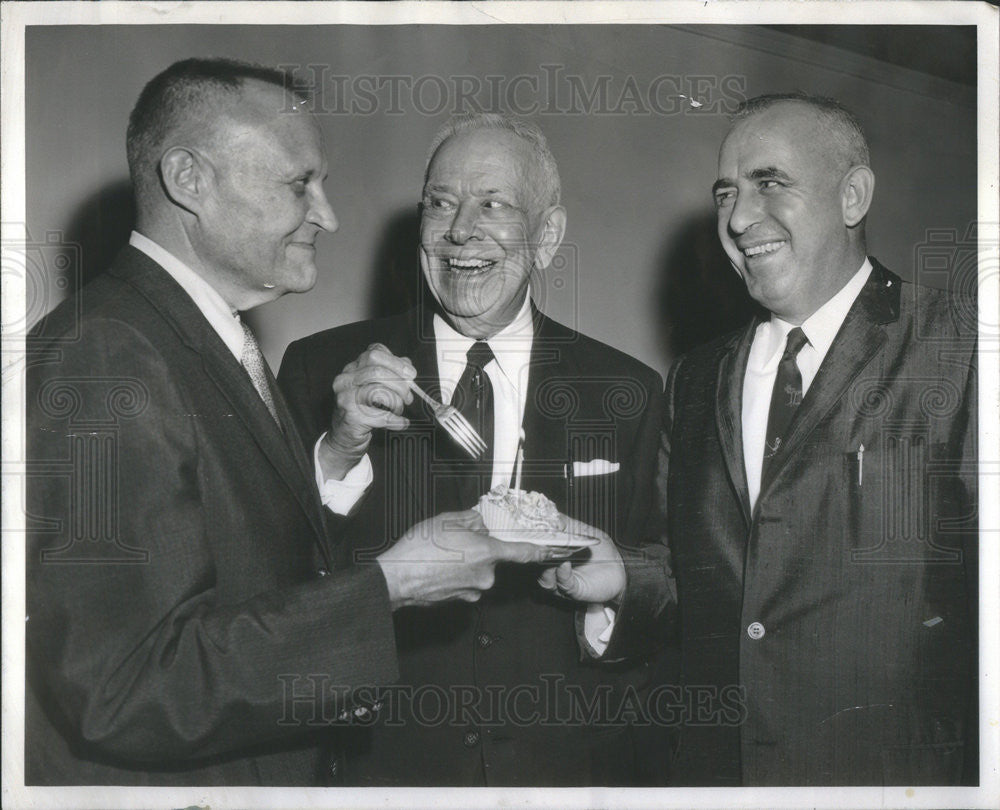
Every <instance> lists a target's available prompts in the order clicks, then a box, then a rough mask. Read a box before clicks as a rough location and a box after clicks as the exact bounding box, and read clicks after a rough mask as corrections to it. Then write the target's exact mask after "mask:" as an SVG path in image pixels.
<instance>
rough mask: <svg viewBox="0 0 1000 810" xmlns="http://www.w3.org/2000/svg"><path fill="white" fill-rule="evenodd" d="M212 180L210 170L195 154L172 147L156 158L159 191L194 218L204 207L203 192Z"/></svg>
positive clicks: (184, 149)
mask: <svg viewBox="0 0 1000 810" xmlns="http://www.w3.org/2000/svg"><path fill="white" fill-rule="evenodd" d="M213 177H214V173H213V171H212V167H211V166H210V165H209V163H208V162H207V161H206V160H205V158H204V156H203V155H201V154H200V153H199V152H198V151H196V150H194V149H191V148H190V147H186V146H172V147H171V148H170V149H168V150H167V151H166V152H164V153H163V157H161V158H160V179H161V181H162V182H163V189H164V191H165V192H166V194H167V196H168V197H169V198H170V200H171V201H172V202H173V203H174V204H175V205H178V206H180V207H181V208H184V209H186V210H188V211H190V212H191V213H193V214H198V213H199V212H200V211H201V209H202V207H203V206H204V205H205V199H206V192H207V191H208V189H209V186H210V185H211V180H212V178H213Z"/></svg>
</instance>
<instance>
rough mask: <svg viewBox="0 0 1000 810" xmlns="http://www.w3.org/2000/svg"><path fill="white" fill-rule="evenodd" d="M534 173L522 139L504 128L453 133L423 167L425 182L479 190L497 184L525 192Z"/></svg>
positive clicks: (532, 183) (532, 160)
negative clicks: (424, 167)
mask: <svg viewBox="0 0 1000 810" xmlns="http://www.w3.org/2000/svg"><path fill="white" fill-rule="evenodd" d="M538 173H539V167H538V161H537V159H536V157H535V154H534V152H533V151H532V149H531V146H530V145H529V144H528V143H527V142H525V141H524V139H522V138H521V137H519V136H518V135H516V134H515V133H513V132H509V131H507V130H502V129H475V130H470V131H468V132H459V133H456V134H455V135H452V136H451V137H450V138H448V139H447V140H446V141H444V142H443V143H442V144H441V145H440V146H439V147H438V149H437V151H436V152H435V153H434V156H433V157H432V158H431V161H430V164H429V165H428V167H427V178H426V185H427V186H428V187H431V186H436V185H444V186H456V187H462V188H464V190H466V191H476V192H479V193H481V192H482V191H484V190H490V189H489V188H488V187H490V186H497V187H498V188H497V189H496V190H501V191H508V192H516V193H518V194H524V195H528V194H529V193H530V191H531V189H533V188H534V187H535V186H536V185H537V175H538ZM456 190H458V188H456Z"/></svg>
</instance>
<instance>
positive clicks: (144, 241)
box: [128, 231, 243, 360]
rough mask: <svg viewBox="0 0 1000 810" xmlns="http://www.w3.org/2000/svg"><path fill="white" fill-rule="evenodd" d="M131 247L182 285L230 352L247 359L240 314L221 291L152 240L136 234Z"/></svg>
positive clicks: (130, 238) (131, 237) (131, 238)
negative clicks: (143, 254)
mask: <svg viewBox="0 0 1000 810" xmlns="http://www.w3.org/2000/svg"><path fill="white" fill-rule="evenodd" d="M128 243H129V244H130V245H131V246H132V247H134V248H135V249H136V250H140V251H142V252H143V253H145V254H146V255H147V256H149V258H151V259H152V260H153V261H154V262H156V263H157V264H158V265H160V267H162V268H163V269H164V270H166V271H167V273H168V274H169V275H170V277H171V278H173V280H174V281H176V282H177V283H178V284H180V285H181V288H182V289H183V290H184V292H186V293H187V294H188V296H190V298H191V300H192V301H194V304H195V306H196V307H198V309H199V310H200V311H201V314H202V315H204V316H205V319H206V320H207V321H208V322H209V324H210V325H211V327H212V328H213V329H214V330H215V332H216V333H217V334H218V335H219V337H220V338H221V339H222V342H223V343H225V344H226V348H228V349H229V351H230V352H232V353H233V356H234V357H235V358H236V359H237V360H239V359H240V357H241V356H242V355H243V326H242V325H241V323H240V316H239V314H238V313H237V312H236V310H234V309H233V308H232V307H231V306H229V304H227V303H226V301H225V299H224V298H223V297H222V296H221V295H220V294H219V292H218V290H216V289H215V287H213V286H212V285H211V284H209V283H208V282H207V281H205V279H203V278H202V277H201V276H199V275H198V274H197V273H196V272H195V271H194V270H192V269H191V268H190V267H188V266H187V265H186V264H184V262H182V261H181V260H180V259H178V258H177V257H176V256H174V254H173V253H171V252H170V251H168V250H166V249H165V248H164V247H162V246H161V245H158V244H157V243H156V242H154V241H153V240H152V239H150V238H149V237H148V236H143V235H142V234H141V233H139V232H138V231H132V235H131V236H130V237H129V240H128Z"/></svg>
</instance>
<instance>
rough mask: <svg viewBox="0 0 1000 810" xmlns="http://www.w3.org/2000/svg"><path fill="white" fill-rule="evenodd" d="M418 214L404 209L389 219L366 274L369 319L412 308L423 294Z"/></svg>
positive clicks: (415, 211)
mask: <svg viewBox="0 0 1000 810" xmlns="http://www.w3.org/2000/svg"><path fill="white" fill-rule="evenodd" d="M419 243H420V212H419V210H418V209H417V206H415V205H414V206H407V207H406V208H402V209H400V210H398V211H397V212H396V213H395V214H393V215H392V216H390V217H389V219H388V221H387V224H386V226H385V228H384V229H383V230H382V234H381V236H380V238H379V241H378V247H377V249H376V251H375V259H374V262H373V264H372V268H371V270H370V272H369V278H371V279H372V285H371V288H370V289H369V291H368V302H367V307H366V309H367V312H368V313H369V317H372V318H384V317H386V316H388V315H395V314H397V313H400V312H405V311H406V310H408V309H411V308H412V307H415V306H416V305H417V304H418V303H419V302H420V301H421V297H422V295H423V294H424V287H423V285H424V282H423V274H422V273H421V272H420V259H419V253H418V246H419Z"/></svg>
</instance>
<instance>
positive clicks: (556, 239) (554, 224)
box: [535, 205, 566, 270]
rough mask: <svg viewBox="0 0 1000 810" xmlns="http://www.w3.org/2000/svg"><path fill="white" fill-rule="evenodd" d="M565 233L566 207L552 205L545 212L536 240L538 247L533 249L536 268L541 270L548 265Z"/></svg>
mask: <svg viewBox="0 0 1000 810" xmlns="http://www.w3.org/2000/svg"><path fill="white" fill-rule="evenodd" d="M565 233H566V209H565V208H563V207H562V206H561V205H554V206H552V207H551V208H550V209H549V210H548V211H547V212H546V213H545V220H544V224H543V225H542V233H541V237H540V238H539V240H538V249H537V250H536V251H535V267H536V268H538V269H539V270H543V269H545V268H546V267H548V266H549V262H551V261H552V257H553V256H555V255H556V251H557V250H559V245H561V244H562V240H563V235H564V234H565Z"/></svg>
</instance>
